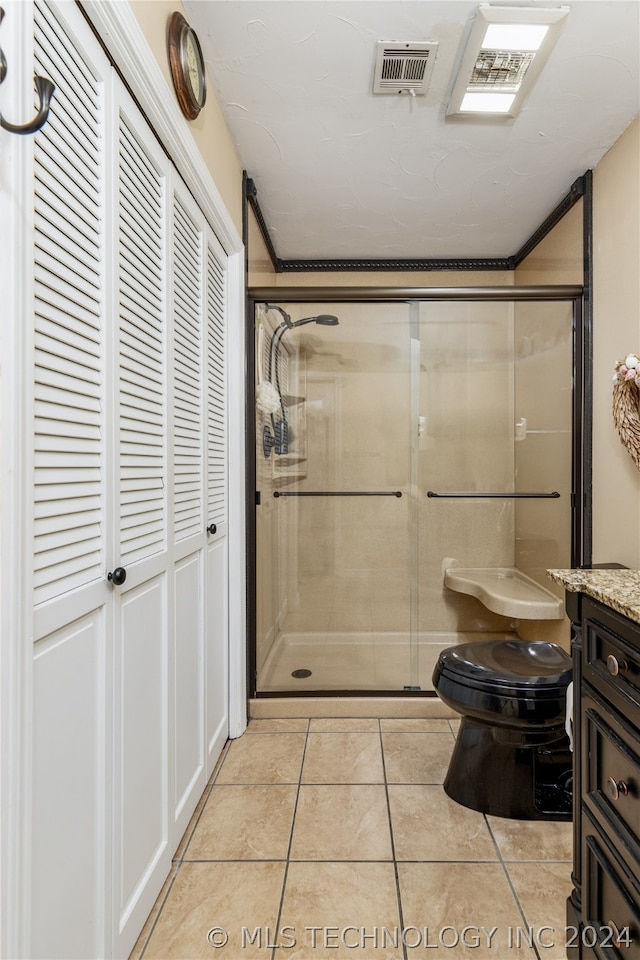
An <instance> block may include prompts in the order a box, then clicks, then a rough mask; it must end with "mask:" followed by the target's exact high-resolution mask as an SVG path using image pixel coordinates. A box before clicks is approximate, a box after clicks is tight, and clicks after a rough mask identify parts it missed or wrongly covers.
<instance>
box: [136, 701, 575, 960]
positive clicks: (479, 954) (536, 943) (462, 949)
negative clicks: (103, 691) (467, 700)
mask: <svg viewBox="0 0 640 960" xmlns="http://www.w3.org/2000/svg"><path fill="white" fill-rule="evenodd" d="M456 725H457V721H449V720H393V719H381V720H378V719H344V720H340V719H311V720H296V719H288V720H284V719H283V720H253V721H252V722H251V723H250V725H249V728H248V730H247V732H246V733H245V734H244V735H243V736H242V737H241V738H240V739H238V740H234V741H232V742H231V743H228V744H227V746H226V748H225V750H224V752H223V755H222V757H221V758H220V762H219V763H218V765H217V767H216V770H215V771H214V775H213V777H212V778H211V782H210V784H209V786H208V787H207V789H206V790H205V792H204V794H203V797H202V799H201V801H200V804H199V806H198V809H197V810H196V812H195V814H194V816H193V818H192V821H191V824H190V826H189V828H188V830H187V832H186V833H185V836H184V838H183V840H182V842H181V844H180V847H179V848H178V851H177V852H176V856H175V859H174V862H173V867H172V871H171V874H170V876H169V877H168V879H167V882H166V883H165V886H164V889H163V890H162V893H161V894H160V896H159V898H158V901H157V903H156V905H155V907H154V909H153V911H152V913H151V915H150V917H149V919H148V921H147V924H146V926H145V928H144V930H143V931H142V933H141V935H140V938H139V940H138V943H137V944H136V947H135V949H134V951H133V953H132V954H131V958H132V960H159V958H166V960H169V958H174V960H191V958H200V957H207V958H212V957H220V958H225V960H254V958H261V957H264V958H268V960H275V958H282V957H285V958H289V957H291V958H297V960H321V958H344V957H351V958H354V957H355V958H357V957H360V958H361V960H378V958H380V960H383V958H384V960H386V958H404V960H411V958H414V957H415V958H418V957H426V958H431V960H433V958H437V957H440V958H443V960H444V958H446V960H453V958H456V960H457V958H462V957H469V958H475V960H520V958H529V960H536V958H542V960H545V958H546V960H557V958H564V957H565V950H564V939H565V899H566V897H567V895H568V893H569V891H570V887H571V883H570V874H571V863H570V860H571V841H572V828H571V824H570V823H554V822H530V821H513V820H504V819H501V818H498V817H491V816H484V815H483V814H480V813H476V812H475V811H473V810H468V809H466V808H465V807H461V806H459V805H458V804H456V803H454V802H453V801H452V800H450V799H449V798H448V797H447V796H446V794H445V793H444V790H443V789H442V781H443V779H444V775H445V772H446V769H447V764H448V761H449V757H450V754H451V750H452V748H453V743H454V736H455V730H456ZM213 928H220V930H219V931H216V932H213V933H211V934H209V931H211V930H213ZM208 937H210V938H211V940H210V939H208ZM227 938H228V939H227ZM529 940H531V942H532V944H533V945H530V944H529ZM223 941H225V942H224V944H223Z"/></svg>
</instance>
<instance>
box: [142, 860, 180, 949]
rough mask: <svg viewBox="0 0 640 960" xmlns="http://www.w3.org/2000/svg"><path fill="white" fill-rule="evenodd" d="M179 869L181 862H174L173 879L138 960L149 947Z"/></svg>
mask: <svg viewBox="0 0 640 960" xmlns="http://www.w3.org/2000/svg"><path fill="white" fill-rule="evenodd" d="M181 867H182V862H181V861H177V862H176V872H175V874H174V875H173V879H172V881H171V883H170V884H169V886H168V887H167V892H166V893H165V895H164V897H163V899H162V903H161V904H160V907H159V909H158V913H157V915H156V918H155V920H154V921H153V923H152V924H151V929H150V930H149V933H148V934H147V938H146V940H145V941H144V944H143V947H142V950H141V951H140V954H139V956H138V960H143V957H144V955H145V953H146V950H147V947H148V946H149V942H150V940H151V937H152V936H153V934H154V932H155V929H156V927H157V925H158V921H159V919H160V916H161V914H162V911H163V910H164V905H165V903H166V902H167V899H168V897H169V894H170V893H171V891H172V889H173V885H174V883H175V882H176V879H177V876H178V874H179V873H180V869H181Z"/></svg>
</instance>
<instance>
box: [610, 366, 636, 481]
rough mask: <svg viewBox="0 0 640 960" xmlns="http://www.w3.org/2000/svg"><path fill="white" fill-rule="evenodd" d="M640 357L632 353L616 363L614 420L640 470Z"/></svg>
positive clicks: (622, 439)
mask: <svg viewBox="0 0 640 960" xmlns="http://www.w3.org/2000/svg"><path fill="white" fill-rule="evenodd" d="M639 404H640V359H639V358H638V357H637V356H636V354H635V353H630V354H629V355H628V356H627V357H626V358H625V359H624V360H618V362H617V363H616V372H615V374H614V376H613V422H614V424H615V428H616V431H617V434H618V436H619V437H620V440H621V442H622V443H623V444H624V445H625V447H626V448H627V450H628V451H629V456H630V457H631V459H632V460H633V462H634V463H635V465H636V467H637V468H638V470H640V409H639Z"/></svg>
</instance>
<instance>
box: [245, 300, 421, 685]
mask: <svg viewBox="0 0 640 960" xmlns="http://www.w3.org/2000/svg"><path fill="white" fill-rule="evenodd" d="M329 316H333V317H335V318H337V319H338V321H339V323H337V324H336V323H335V321H332V320H329V319H328V317H329ZM256 358H257V362H256V395H257V411H256V441H257V442H256V447H257V449H256V477H257V483H256V486H257V490H258V491H259V493H260V496H259V506H258V507H257V508H256V550H257V564H256V566H257V610H256V617H257V647H256V670H257V692H258V693H275V692H289V693H291V692H309V691H314V690H315V691H335V690H341V691H348V690H354V691H360V690H402V689H403V688H404V687H409V686H412V685H413V680H412V675H411V656H410V647H411V624H412V601H415V597H414V596H413V595H412V589H411V584H412V580H411V573H412V569H411V568H412V547H411V539H412V536H413V535H414V525H413V524H412V523H411V519H412V502H411V495H412V485H411V466H412V464H411V457H412V441H413V438H414V436H415V435H416V431H417V424H416V423H415V410H416V404H415V401H413V402H412V376H411V367H412V352H411V336H410V323H409V307H408V306H407V304H406V303H397V304H382V303H377V304H376V303H368V304H358V303H332V304H331V305H330V307H328V306H327V304H312V303H306V304H300V303H296V304H285V303H282V304H278V305H277V306H276V305H273V304H271V305H270V304H260V305H257V308H256ZM414 366H415V343H414ZM413 380H415V377H414V378H413ZM414 621H415V612H414Z"/></svg>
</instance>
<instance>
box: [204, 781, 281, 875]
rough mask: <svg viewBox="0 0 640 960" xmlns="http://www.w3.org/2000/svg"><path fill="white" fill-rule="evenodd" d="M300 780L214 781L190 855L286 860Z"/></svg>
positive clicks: (233, 858) (234, 858) (217, 857)
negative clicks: (284, 781)
mask: <svg viewBox="0 0 640 960" xmlns="http://www.w3.org/2000/svg"><path fill="white" fill-rule="evenodd" d="M297 791H298V787H297V784H242V785H240V784H238V785H235V784H234V785H231V784H229V785H225V784H221V785H220V786H214V787H213V789H212V791H211V794H210V796H209V799H208V801H207V804H206V806H205V808H204V810H203V812H202V816H201V817H200V820H199V822H198V825H197V827H196V829H195V831H194V834H193V837H192V838H191V842H190V844H189V846H188V848H187V851H186V854H185V860H286V858H287V851H288V849H289V840H290V838H291V824H292V822H293V812H294V810H295V805H296V794H297Z"/></svg>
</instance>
